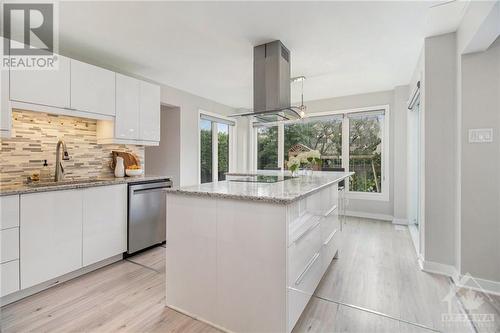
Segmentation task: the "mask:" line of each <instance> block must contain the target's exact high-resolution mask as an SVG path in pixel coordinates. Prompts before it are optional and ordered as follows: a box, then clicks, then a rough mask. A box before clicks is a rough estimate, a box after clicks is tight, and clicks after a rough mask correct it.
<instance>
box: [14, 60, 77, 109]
mask: <svg viewBox="0 0 500 333" xmlns="http://www.w3.org/2000/svg"><path fill="white" fill-rule="evenodd" d="M57 59H58V60H57V63H58V68H57V69H54V70H11V71H10V99H11V100H13V101H18V102H26V103H33V104H40V105H45V106H52V107H58V108H71V104H70V76H71V74H70V68H71V66H70V59H69V58H66V57H63V56H60V55H58V56H57Z"/></svg>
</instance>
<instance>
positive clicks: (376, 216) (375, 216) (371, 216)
mask: <svg viewBox="0 0 500 333" xmlns="http://www.w3.org/2000/svg"><path fill="white" fill-rule="evenodd" d="M345 215H346V216H352V217H361V218H365V219H374V220H382V221H390V222H392V220H393V219H394V216H391V215H385V214H376V213H365V212H353V211H351V210H347V211H346V212H345Z"/></svg>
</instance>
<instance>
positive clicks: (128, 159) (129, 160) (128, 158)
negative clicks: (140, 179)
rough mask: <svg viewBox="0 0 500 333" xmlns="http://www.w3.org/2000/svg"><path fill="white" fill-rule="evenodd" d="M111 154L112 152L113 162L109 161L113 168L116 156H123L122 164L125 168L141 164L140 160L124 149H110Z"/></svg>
mask: <svg viewBox="0 0 500 333" xmlns="http://www.w3.org/2000/svg"><path fill="white" fill-rule="evenodd" d="M112 154H113V162H112V163H111V168H112V169H113V170H114V169H115V165H116V157H117V156H119V157H121V158H123V165H124V166H125V169H127V168H128V167H130V166H132V165H138V166H141V162H140V161H139V159H138V158H137V156H135V155H134V154H131V153H126V152H124V151H112Z"/></svg>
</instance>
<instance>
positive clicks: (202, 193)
mask: <svg viewBox="0 0 500 333" xmlns="http://www.w3.org/2000/svg"><path fill="white" fill-rule="evenodd" d="M255 174H258V175H265V176H273V175H290V174H289V173H286V172H285V173H283V172H281V171H263V172H260V171H259V172H249V173H240V174H237V173H230V174H228V175H230V176H245V175H255ZM353 174H354V172H329V171H316V172H314V173H313V175H311V176H299V177H296V178H292V179H287V180H284V181H281V182H277V183H248V182H234V181H228V180H225V181H220V182H213V183H205V184H201V185H194V186H187V187H180V188H178V187H177V188H176V187H174V188H171V189H169V190H168V194H182V195H192V196H198V197H210V198H230V199H238V200H249V201H260V202H268V203H274V204H282V205H286V204H289V203H291V202H294V201H296V200H299V199H301V198H304V197H306V196H308V195H310V194H312V193H314V192H316V191H318V190H320V189H322V188H324V187H326V186H328V185H331V184H333V183H337V182H339V181H341V180H343V179H345V178H347V177H349V176H350V175H353Z"/></svg>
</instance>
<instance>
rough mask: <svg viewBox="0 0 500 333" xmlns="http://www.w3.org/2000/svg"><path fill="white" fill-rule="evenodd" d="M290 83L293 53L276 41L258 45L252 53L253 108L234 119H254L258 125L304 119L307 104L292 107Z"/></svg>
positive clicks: (235, 115) (236, 115)
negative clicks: (259, 123)
mask: <svg viewBox="0 0 500 333" xmlns="http://www.w3.org/2000/svg"><path fill="white" fill-rule="evenodd" d="M303 79H304V77H301V78H299V80H303ZM290 83H291V78H290V51H289V50H288V49H287V48H286V47H285V46H284V45H283V43H281V41H279V40H275V41H273V42H270V43H267V44H262V45H259V46H256V47H255V48H254V50H253V108H254V109H253V111H249V112H243V113H238V114H234V115H232V117H253V118H254V119H255V120H256V121H257V122H275V121H283V120H297V119H302V118H303V117H304V105H303V103H302V105H301V106H292V105H291V102H290V100H291V99H290Z"/></svg>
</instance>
